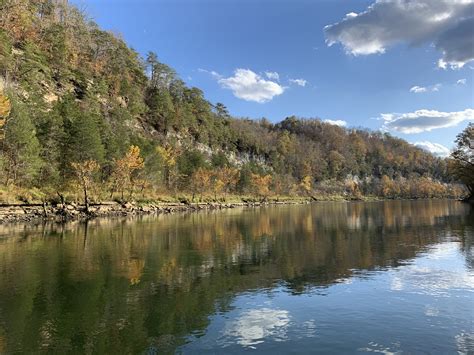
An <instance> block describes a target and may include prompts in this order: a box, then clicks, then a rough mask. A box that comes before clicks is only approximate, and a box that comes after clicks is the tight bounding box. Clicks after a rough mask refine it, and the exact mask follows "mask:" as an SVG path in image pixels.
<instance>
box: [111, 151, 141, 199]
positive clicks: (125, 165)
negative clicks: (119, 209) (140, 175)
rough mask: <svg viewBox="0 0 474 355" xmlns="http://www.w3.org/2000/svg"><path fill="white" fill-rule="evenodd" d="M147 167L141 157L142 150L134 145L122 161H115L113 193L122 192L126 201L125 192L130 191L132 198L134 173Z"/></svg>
mask: <svg viewBox="0 0 474 355" xmlns="http://www.w3.org/2000/svg"><path fill="white" fill-rule="evenodd" d="M144 166H145V164H144V161H143V158H142V157H141V156H140V148H139V147H137V146H135V145H132V146H130V148H129V149H128V152H127V153H126V154H125V156H124V157H123V158H122V159H118V160H116V161H115V166H114V170H113V172H112V184H113V191H114V190H115V191H118V192H120V196H121V199H122V201H123V199H124V191H125V190H129V192H130V197H131V196H132V195H133V187H134V173H135V172H136V171H138V170H140V169H142V168H143V167H144Z"/></svg>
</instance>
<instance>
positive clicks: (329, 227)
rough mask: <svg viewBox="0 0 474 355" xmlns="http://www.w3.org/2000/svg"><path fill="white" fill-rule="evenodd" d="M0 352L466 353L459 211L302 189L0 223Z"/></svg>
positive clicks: (466, 250) (472, 272)
mask: <svg viewBox="0 0 474 355" xmlns="http://www.w3.org/2000/svg"><path fill="white" fill-rule="evenodd" d="M0 268H1V273H0V353H2V354H3V353H32V352H54V353H115V354H127V353H134V354H135V353H146V354H158V353H174V352H177V353H199V354H201V353H225V354H232V353H240V352H246V351H254V352H257V353H273V354H276V353H325V354H326V353H385V354H390V353H421V352H424V353H456V352H458V353H461V354H473V353H474V212H473V210H472V209H471V208H470V207H469V206H468V205H466V204H462V203H460V202H456V201H441V200H422V201H387V202H370V203H363V202H360V203H359V202H356V203H330V202H328V203H325V202H322V203H314V204H311V205H301V206H274V207H262V208H236V209H231V210H226V211H216V212H200V213H187V214H176V215H163V216H157V217H141V218H126V219H118V218H115V219H97V220H93V221H90V222H88V223H69V224H65V225H59V224H45V225H43V224H40V225H10V226H8V225H5V226H0Z"/></svg>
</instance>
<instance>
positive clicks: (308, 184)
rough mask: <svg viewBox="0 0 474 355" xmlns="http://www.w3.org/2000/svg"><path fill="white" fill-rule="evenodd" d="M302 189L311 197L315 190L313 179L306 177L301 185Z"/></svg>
mask: <svg viewBox="0 0 474 355" xmlns="http://www.w3.org/2000/svg"><path fill="white" fill-rule="evenodd" d="M300 187H301V190H302V191H303V193H304V194H305V195H309V194H310V192H311V190H312V188H313V179H312V178H311V176H309V175H306V176H305V177H303V179H302V180H301V183H300Z"/></svg>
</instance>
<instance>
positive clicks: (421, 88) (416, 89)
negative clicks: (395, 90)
mask: <svg viewBox="0 0 474 355" xmlns="http://www.w3.org/2000/svg"><path fill="white" fill-rule="evenodd" d="M427 90H428V89H427V88H426V87H424V86H413V87H412V88H411V89H410V92H414V93H415V94H419V93H421V92H426V91H427Z"/></svg>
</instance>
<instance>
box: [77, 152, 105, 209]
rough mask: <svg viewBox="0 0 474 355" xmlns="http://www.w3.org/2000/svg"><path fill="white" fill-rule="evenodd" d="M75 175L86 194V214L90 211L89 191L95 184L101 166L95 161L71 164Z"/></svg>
mask: <svg viewBox="0 0 474 355" xmlns="http://www.w3.org/2000/svg"><path fill="white" fill-rule="evenodd" d="M71 166H72V169H73V171H74V175H75V177H76V180H77V182H78V183H79V186H80V187H81V188H82V191H83V192H84V206H85V210H86V212H88V211H89V190H90V189H91V187H92V186H93V184H94V175H95V173H96V172H97V170H99V164H98V163H97V162H96V161H95V160H86V161H83V162H77V163H74V162H73V163H71Z"/></svg>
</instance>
